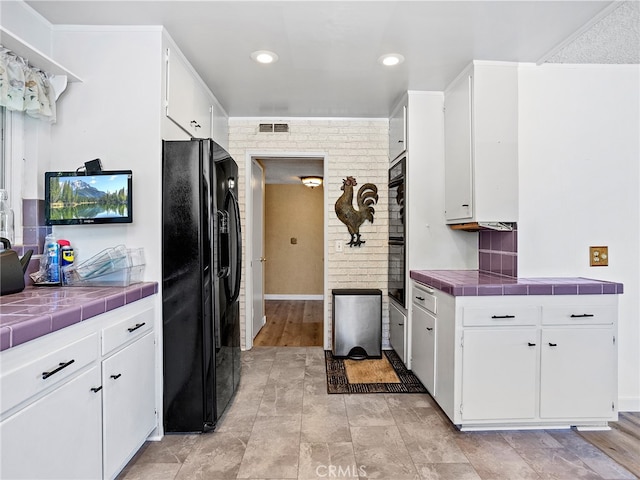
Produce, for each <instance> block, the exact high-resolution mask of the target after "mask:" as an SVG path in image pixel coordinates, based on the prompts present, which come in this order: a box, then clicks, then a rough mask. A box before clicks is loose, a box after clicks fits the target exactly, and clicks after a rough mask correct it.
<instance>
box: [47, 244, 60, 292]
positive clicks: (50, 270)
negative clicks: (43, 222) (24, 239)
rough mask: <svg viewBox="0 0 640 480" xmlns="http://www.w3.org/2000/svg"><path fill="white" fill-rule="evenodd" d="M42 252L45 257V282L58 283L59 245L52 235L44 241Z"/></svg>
mask: <svg viewBox="0 0 640 480" xmlns="http://www.w3.org/2000/svg"><path fill="white" fill-rule="evenodd" d="M44 252H45V254H46V256H47V257H46V258H47V263H46V266H47V281H48V282H51V283H60V245H58V242H57V241H56V237H55V235H54V234H53V233H50V234H49V235H47V236H46V237H45V239H44Z"/></svg>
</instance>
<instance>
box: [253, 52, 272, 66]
mask: <svg viewBox="0 0 640 480" xmlns="http://www.w3.org/2000/svg"><path fill="white" fill-rule="evenodd" d="M251 58H252V59H253V60H254V61H255V62H258V63H265V64H267V63H275V62H277V61H278V55H276V54H275V53H273V52H270V51H269V50H256V51H255V52H253V53H252V54H251Z"/></svg>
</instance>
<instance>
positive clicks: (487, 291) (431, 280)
mask: <svg viewBox="0 0 640 480" xmlns="http://www.w3.org/2000/svg"><path fill="white" fill-rule="evenodd" d="M410 276H411V278H412V279H413V280H415V281H417V282H420V283H424V284H426V285H430V286H432V287H434V288H437V289H438V290H442V291H443V292H445V293H448V294H449V295H453V296H482V295H603V294H620V293H623V286H622V284H621V283H616V282H607V281H603V280H593V279H590V278H582V277H557V278H556V277H549V278H546V277H540V278H514V277H507V276H504V275H496V274H492V273H487V272H481V271H479V270H411V272H410Z"/></svg>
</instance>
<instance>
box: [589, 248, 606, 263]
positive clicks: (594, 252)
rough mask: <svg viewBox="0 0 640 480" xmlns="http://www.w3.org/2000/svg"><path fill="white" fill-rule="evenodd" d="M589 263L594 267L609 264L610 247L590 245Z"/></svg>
mask: <svg viewBox="0 0 640 480" xmlns="http://www.w3.org/2000/svg"><path fill="white" fill-rule="evenodd" d="M589 264H590V265H591V266H592V267H606V266H608V265H609V247H589Z"/></svg>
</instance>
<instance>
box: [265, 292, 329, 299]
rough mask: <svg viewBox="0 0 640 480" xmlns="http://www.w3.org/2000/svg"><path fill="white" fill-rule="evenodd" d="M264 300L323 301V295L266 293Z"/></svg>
mask: <svg viewBox="0 0 640 480" xmlns="http://www.w3.org/2000/svg"><path fill="white" fill-rule="evenodd" d="M264 299H265V300H324V295H313V294H300V295H299V294H294V293H267V294H266V295H265V296H264Z"/></svg>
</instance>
